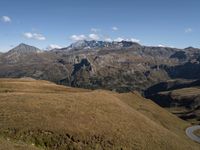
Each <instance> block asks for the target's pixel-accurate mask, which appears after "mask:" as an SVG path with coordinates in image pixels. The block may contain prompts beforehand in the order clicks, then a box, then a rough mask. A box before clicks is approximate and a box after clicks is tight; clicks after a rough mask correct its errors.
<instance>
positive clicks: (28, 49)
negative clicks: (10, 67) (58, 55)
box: [8, 43, 41, 54]
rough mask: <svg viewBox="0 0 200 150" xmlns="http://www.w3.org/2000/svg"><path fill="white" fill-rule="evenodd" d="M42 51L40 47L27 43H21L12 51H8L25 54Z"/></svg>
mask: <svg viewBox="0 0 200 150" xmlns="http://www.w3.org/2000/svg"><path fill="white" fill-rule="evenodd" d="M39 52H41V50H40V49H38V48H36V47H33V46H30V45H26V44H24V43H21V44H19V45H18V46H16V47H15V48H13V49H11V50H10V51H8V53H9V54H10V53H19V54H23V53H39Z"/></svg>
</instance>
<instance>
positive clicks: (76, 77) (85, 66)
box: [71, 59, 92, 87]
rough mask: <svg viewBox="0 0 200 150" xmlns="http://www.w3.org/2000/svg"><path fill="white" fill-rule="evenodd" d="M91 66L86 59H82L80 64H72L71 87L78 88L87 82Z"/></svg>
mask: <svg viewBox="0 0 200 150" xmlns="http://www.w3.org/2000/svg"><path fill="white" fill-rule="evenodd" d="M91 71H92V66H91V64H90V62H89V61H88V60H87V59H82V60H81V61H80V63H77V64H74V67H73V71H72V74H71V86H75V87H80V86H81V85H83V84H84V83H85V82H86V84H87V83H88V82H90V81H89V77H90V72H91Z"/></svg>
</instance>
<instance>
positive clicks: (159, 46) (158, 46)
mask: <svg viewBox="0 0 200 150" xmlns="http://www.w3.org/2000/svg"><path fill="white" fill-rule="evenodd" d="M158 47H166V46H165V45H162V44H160V45H158Z"/></svg>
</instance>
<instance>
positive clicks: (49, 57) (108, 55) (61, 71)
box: [0, 41, 200, 120]
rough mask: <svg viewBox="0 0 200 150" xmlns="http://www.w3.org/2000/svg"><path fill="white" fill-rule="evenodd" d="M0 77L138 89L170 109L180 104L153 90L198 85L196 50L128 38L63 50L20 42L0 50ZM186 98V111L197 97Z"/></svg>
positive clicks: (199, 53)
mask: <svg viewBox="0 0 200 150" xmlns="http://www.w3.org/2000/svg"><path fill="white" fill-rule="evenodd" d="M0 77H4V78H20V77H32V78H35V79H42V80H49V81H52V82H55V83H57V84H62V85H66V86H73V87H79V88H88V89H107V90H112V91H117V92H129V91H139V92H140V93H141V94H142V95H143V96H145V97H147V98H151V99H153V100H154V101H155V102H156V103H158V104H159V105H161V106H163V107H171V106H174V103H175V104H179V105H181V104H182V103H181V102H180V101H176V100H175V101H173V100H170V101H168V103H166V101H165V102H161V101H159V102H158V100H157V99H158V97H159V96H160V94H159V92H163V91H169V90H177V89H180V88H188V87H193V86H194V85H193V84H188V83H192V82H196V83H199V82H198V80H200V49H198V48H193V47H188V48H185V49H179V48H171V47H155V46H143V45H140V44H138V43H135V42H130V41H121V42H104V41H78V42H75V43H73V44H71V45H70V46H68V47H66V48H62V49H53V50H50V51H42V50H40V49H38V48H36V47H33V46H29V45H26V44H23V43H22V44H20V45H19V46H17V47H15V48H13V49H11V50H10V51H8V52H6V53H2V54H0ZM186 83H187V84H186ZM195 86H200V84H196V85H195ZM157 94H158V96H157ZM179 94H180V93H179ZM180 97H181V96H180ZM168 99H169V97H168ZM189 101H191V103H188V105H187V106H185V105H184V107H186V109H188V108H189V112H191V110H192V109H194V108H198V106H199V101H200V100H197V101H198V102H196V100H195V103H193V99H189ZM193 105H195V107H193ZM176 106H177V105H176ZM181 106H182V105H181ZM190 106H191V108H190ZM197 116H200V115H197ZM197 120H198V119H197Z"/></svg>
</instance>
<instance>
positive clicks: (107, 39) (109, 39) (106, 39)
mask: <svg viewBox="0 0 200 150" xmlns="http://www.w3.org/2000/svg"><path fill="white" fill-rule="evenodd" d="M104 41H106V42H112V39H111V38H109V37H106V38H104Z"/></svg>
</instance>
